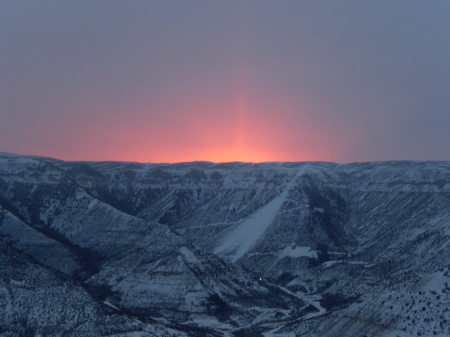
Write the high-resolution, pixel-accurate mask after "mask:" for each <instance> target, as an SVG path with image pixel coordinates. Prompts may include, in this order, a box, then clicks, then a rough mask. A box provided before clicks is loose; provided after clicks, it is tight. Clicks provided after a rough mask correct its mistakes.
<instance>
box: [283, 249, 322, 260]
mask: <svg viewBox="0 0 450 337" xmlns="http://www.w3.org/2000/svg"><path fill="white" fill-rule="evenodd" d="M277 255H278V258H279V259H280V260H281V259H282V258H284V257H317V252H316V251H314V250H311V247H300V246H299V247H296V246H295V245H291V246H288V247H286V248H284V249H283V250H280V251H279V252H278V253H277Z"/></svg>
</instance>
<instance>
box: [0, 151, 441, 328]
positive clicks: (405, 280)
mask: <svg viewBox="0 0 450 337" xmlns="http://www.w3.org/2000/svg"><path fill="white" fill-rule="evenodd" d="M271 203H276V207H272V208H268V206H267V205H270V204H271ZM449 204H450V162H442V161H439V162H428V161H426V162H425V161H392V162H372V163H352V164H335V163H326V162H299V163H283V162H269V163H259V164H253V163H219V164H215V163H205V162H195V163H178V164H141V163H126V162H66V161H62V160H55V159H51V158H41V157H32V158H31V157H29V156H20V155H13V154H6V155H5V154H0V213H1V216H0V241H2V242H3V244H6V245H8V246H9V247H12V248H14V249H16V250H17V251H18V252H19V253H21V254H26V255H28V256H32V257H33V258H34V259H35V260H36V261H37V262H38V263H40V264H42V265H44V266H46V268H50V270H55V271H57V272H61V273H62V274H64V275H66V277H68V278H69V279H72V280H74V281H75V282H79V283H78V284H79V285H80V286H81V288H82V289H84V290H83V291H86V292H87V293H89V294H90V296H93V298H94V300H95V301H96V303H99V304H100V305H101V306H105V303H108V304H106V306H112V307H114V308H118V310H119V311H118V312H119V314H118V315H119V316H120V315H125V316H124V317H135V318H136V319H138V320H139V321H140V323H139V324H138V326H132V328H130V329H129V333H131V332H132V331H133V329H137V330H135V331H134V332H135V333H138V331H140V332H139V333H142V335H145V334H149V332H148V331H152V333H154V331H156V330H158V331H161V334H163V332H164V333H167V334H168V335H170V334H171V333H173V334H174V335H176V333H179V334H180V335H181V334H182V333H186V334H187V335H189V336H196V334H197V335H198V336H201V335H202V336H203V335H204V336H209V335H211V336H212V335H223V336H234V335H236V336H238V335H239V334H242V333H245V334H250V333H255V334H257V333H258V334H260V335H261V336H262V335H264V336H267V337H268V336H271V334H272V335H273V334H274V333H278V334H281V336H282V334H283V333H284V334H285V335H288V334H289V333H291V334H292V333H293V334H295V335H298V336H303V335H305V336H327V335H335V334H336V333H337V332H336V331H338V332H339V333H338V334H339V335H341V336H353V335H354V333H355V331H356V330H355V329H359V330H361V331H366V332H367V334H368V335H373V336H385V335H386V336H387V335H389V334H391V333H392V334H394V333H397V334H398V333H400V335H402V334H403V335H404V336H407V335H411V334H417V333H422V332H423V331H425V330H426V329H428V328H429V329H434V330H435V332H436V333H437V334H438V335H439V334H442V335H445V334H446V333H447V332H448V331H446V330H445V328H441V327H440V325H439V324H441V325H442V324H444V323H443V322H444V321H448V315H449V313H448V311H445V310H444V309H445V308H444V306H443V303H445V301H446V300H448V296H449V295H448V293H449V290H447V286H446V285H445V283H446V282H444V281H442V280H447V281H450V280H448V272H449V269H450V266H449V264H448V260H450V253H449V236H450V230H449V227H450V210H449V209H448V205H449ZM264 209H266V211H265V213H262V210H264ZM9 210H13V211H14V212H15V213H17V214H18V215H19V216H20V217H17V216H15V215H14V212H13V213H11V212H10V211H9ZM258 214H263V215H260V216H259V217H258ZM252 219H253V220H252ZM255 219H256V220H255ZM250 221H253V222H250ZM264 221H266V223H265V226H266V227H265V228H266V229H264V230H263V231H262V230H260V229H261V228H260V227H255V226H260V225H261V223H264ZM248 224H251V226H254V227H251V226H250V227H248ZM245 226H247V227H248V228H250V229H249V230H247V231H242V233H246V234H245V235H243V234H239V235H237V236H236V235H235V236H234V237H233V236H229V235H230V233H233V231H234V232H235V233H241V232H239V231H238V230H239V228H244V227H245ZM252 228H253V229H252ZM258 231H259V232H258ZM256 232H258V233H259V234H258V236H256ZM227 235H228V237H229V239H228V240H229V242H230V244H236V247H237V248H238V249H241V248H242V247H243V245H248V248H246V249H245V251H242V252H243V253H240V254H239V256H236V257H235V258H230V255H229V254H228V253H227V250H226V249H224V250H221V249H218V247H220V245H221V244H222V243H223V242H224V241H223V240H225V239H226V238H227ZM52 236H53V238H52ZM244 237H248V240H253V241H254V243H252V244H250V245H249V242H248V240H244V239H243V238H244ZM230 238H231V239H230ZM238 238H242V240H243V241H242V243H240V244H239V241H237V239H238ZM230 240H231V241H230ZM70 247H72V248H70ZM183 247H185V248H183ZM230 247H231V246H230ZM419 251H420V252H422V255H417V252H419ZM49 252H53V253H51V254H50V253H49ZM213 252H216V254H213ZM86 263H87V264H86ZM430 277H431V280H441V281H433V282H435V283H433V284H435V286H433V287H434V288H433V287H432V290H429V289H428V288H427V289H428V290H427V293H426V295H424V294H422V295H421V294H419V292H422V293H424V291H423V290H422V288H423V287H425V288H426V287H428V286H426V284H428V283H427V282H431V281H425V280H427V279H429V278H430ZM436 282H437V283H436ZM447 283H450V282H447ZM7 284H8V285H7V286H5V287H6V288H8V289H15V288H17V287H15V286H14V285H13V284H11V283H7ZM420 284H424V285H423V286H420ZM81 288H80V289H81ZM430 291H433V292H436V294H438V293H439V295H434V294H432V293H430ZM245 294H247V295H245ZM375 294H378V295H375ZM386 294H390V296H391V297H392V298H393V297H398V298H399V301H404V305H403V307H404V308H403V309H396V304H395V303H393V304H391V305H389V306H387V307H386V303H390V302H392V298H391V299H389V295H386ZM437 296H439V299H438V298H437ZM379 298H383V299H384V303H383V304H382V301H379V302H377V299H379ZM425 298H426V301H427V302H426V303H428V302H429V303H430V305H427V307H426V310H425V311H424V312H422V307H420V308H419V307H418V306H419V304H418V303H419V301H425ZM400 299H403V300H400ZM5 301H7V300H5ZM158 301H159V302H158ZM413 301H416V302H414V303H416V304H414V306H411V303H412V302H413ZM407 302H408V303H409V306H408V309H405V307H406V303H407ZM8 303H9V302H8ZM156 303H160V304H158V305H156ZM420 303H421V302H420ZM9 305H10V306H9V307H11V305H13V304H12V303H9ZM390 306H392V308H393V309H390ZM37 307H39V306H37ZM356 308H361V309H356ZM369 309H370V310H372V311H371V312H372V313H369V312H368V311H367V310H369ZM113 310H114V309H113ZM358 310H359V311H361V313H360V314H358V315H360V316H361V315H362V316H361V317H360V318H358V319H354V318H352V319H351V320H349V319H348V318H345V317H356V316H355V312H359V311H358ZM373 310H375V311H373ZM401 310H403V311H404V312H402V311H401ZM414 311H416V312H418V313H416V314H415V313H414ZM428 311H430V312H432V313H434V316H436V317H437V318H438V319H436V320H435V321H431V318H429V317H431V316H428ZM425 313H427V315H425ZM99 315H100V316H102V315H103V314H99ZM129 315H131V316H129ZM374 315H375V316H374ZM385 315H391V316H392V315H394V316H392V317H396V318H395V319H391V320H390V321H384V320H383V319H384V318H383V317H384V316H385ZM100 316H99V317H100ZM441 316H442V318H440V317H441ZM0 317H1V315H0ZM358 317H359V316H358ZM370 317H372V318H370ZM407 317H409V319H407ZM411 317H414V318H411ZM98 319H100V318H98ZM412 319H414V320H415V321H416V324H413V323H411V322H412V321H411V320H412ZM344 321H345V322H346V323H345V324H344V325H342V324H341V323H342V322H344ZM408 321H409V322H408ZM2 322H3V323H1V322H0V323H1V324H3V326H5V327H7V328H9V329H10V330H11V335H12V336H13V335H14V332H13V331H16V330H17V329H19V330H20V329H22V328H23V329H25V328H27V327H26V324H25V323H23V324H22V325H20V326H19V325H17V323H15V324H14V323H12V322H11V321H8V320H5V319H4V320H3V321H2ZM117 322H120V319H119V317H118V318H117ZM338 322H341V323H339V324H341V325H342V328H340V330H339V329H338V327H339V326H341V325H339V324H338ZM364 322H366V323H364ZM369 322H372V323H370V324H369ZM374 322H375V323H376V324H375V327H374ZM377 322H378V323H377ZM418 322H420V324H419V323H418ZM408 323H409V325H408ZM24 324H25V325H24ZM114 324H116V323H113V324H112V329H114ZM117 324H118V325H117V331H121V329H122V330H123V326H122V327H121V326H120V323H117ZM127 324H128V323H127ZM69 325H70V324H68V326H69ZM444 325H445V324H444ZM444 325H443V326H444ZM21 326H23V327H22V328H21ZM124 326H128V325H126V324H125V325H124ZM11 327H12V328H11ZM174 327H176V328H174ZM14 329H16V330H14ZM39 329H41V330H42V329H45V327H40V328H39ZM61 329H62V331H64V327H63V328H61ZM67 329H69V327H68V328H67ZM70 329H72V327H70ZM242 329H244V330H242ZM345 329H348V332H346V331H345ZM19 330H17V331H19ZM403 330H405V331H403ZM21 331H22V330H21ZM42 331H43V330H42ZM174 331H175V332H174ZM182 331H183V332H182ZM352 331H353V332H352ZM430 331H431V330H430ZM351 332H352V333H353V334H352V333H351ZM56 335H57V334H56ZM150 335H152V334H150ZM155 335H156V334H155Z"/></svg>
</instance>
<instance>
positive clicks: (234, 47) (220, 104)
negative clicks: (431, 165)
mask: <svg viewBox="0 0 450 337" xmlns="http://www.w3.org/2000/svg"><path fill="white" fill-rule="evenodd" d="M449 60H450V1H447V0H442V1H411V0H408V1H406V0H405V1H394V0H389V1H380V0H378V1H338V0H336V1H133V0H131V1H114V0H110V1H78V0H77V1H61V0H58V1H4V0H3V1H1V0H0V151H6V152H14V153H23V154H35V155H46V156H52V157H58V158H62V159H72V160H129V161H147V162H161V161H166V162H167V161H168V162H177V161H188V160H211V161H231V160H243V161H267V160H286V161H300V160H326V161H337V162H350V161H373V160H403V159H418V160H450V146H449V145H450V132H449V129H450V111H449V109H450V94H449V93H450V62H449Z"/></svg>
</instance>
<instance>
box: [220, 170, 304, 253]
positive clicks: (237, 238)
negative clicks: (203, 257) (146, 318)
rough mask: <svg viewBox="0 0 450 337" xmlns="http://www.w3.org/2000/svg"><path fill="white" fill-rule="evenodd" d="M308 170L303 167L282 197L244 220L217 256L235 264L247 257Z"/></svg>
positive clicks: (282, 193) (223, 243) (226, 239)
mask: <svg viewBox="0 0 450 337" xmlns="http://www.w3.org/2000/svg"><path fill="white" fill-rule="evenodd" d="M306 169H307V165H305V166H302V168H300V170H299V171H298V172H297V174H296V175H295V177H294V179H292V181H290V182H289V183H288V184H287V186H286V188H285V190H284V191H283V192H281V193H280V195H279V196H278V197H276V198H274V199H272V200H271V201H270V202H269V203H267V204H266V205H264V206H263V207H261V208H260V209H258V210H257V211H256V212H254V213H253V214H251V215H250V216H249V217H248V218H246V219H244V220H243V221H242V222H241V223H240V224H239V225H238V226H237V227H236V228H235V229H234V230H232V231H231V232H230V233H228V235H227V236H226V237H225V238H224V240H223V241H222V242H221V244H220V245H219V246H218V247H216V249H215V250H214V253H215V254H218V255H222V256H223V255H225V256H228V257H229V258H230V259H231V260H232V261H233V262H235V261H237V260H238V259H240V258H241V257H242V256H244V255H245V253H247V252H248V251H249V250H250V249H251V248H252V247H254V246H255V245H256V243H257V242H258V241H259V240H260V239H261V238H262V237H263V236H264V234H265V233H266V231H267V229H268V228H269V226H270V225H271V224H272V222H273V220H274V219H275V217H276V215H277V214H278V212H279V210H280V208H281V206H282V205H283V204H284V202H285V201H286V199H287V197H288V194H289V190H290V189H291V188H292V187H293V185H294V183H295V182H296V180H297V178H298V177H299V176H300V175H301V174H303V173H304V172H305V171H306Z"/></svg>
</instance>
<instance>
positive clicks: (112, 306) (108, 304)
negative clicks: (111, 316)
mask: <svg viewBox="0 0 450 337" xmlns="http://www.w3.org/2000/svg"><path fill="white" fill-rule="evenodd" d="M103 304H106V305H107V306H108V307H111V308H113V309H116V310H117V311H120V309H119V308H118V307H116V306H115V305H114V304H112V303H111V302H109V301H103Z"/></svg>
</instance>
